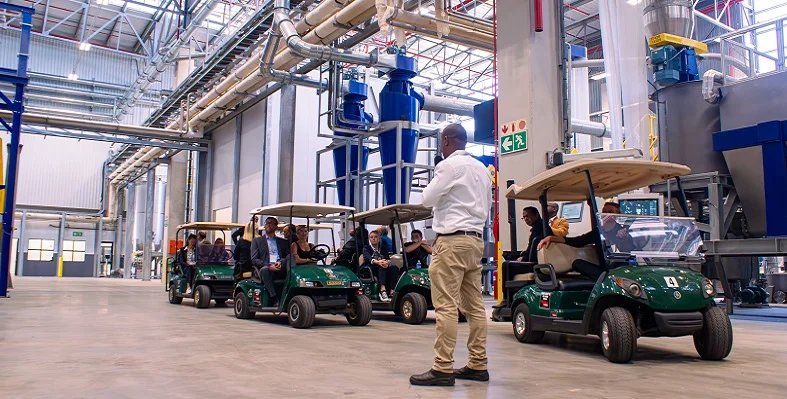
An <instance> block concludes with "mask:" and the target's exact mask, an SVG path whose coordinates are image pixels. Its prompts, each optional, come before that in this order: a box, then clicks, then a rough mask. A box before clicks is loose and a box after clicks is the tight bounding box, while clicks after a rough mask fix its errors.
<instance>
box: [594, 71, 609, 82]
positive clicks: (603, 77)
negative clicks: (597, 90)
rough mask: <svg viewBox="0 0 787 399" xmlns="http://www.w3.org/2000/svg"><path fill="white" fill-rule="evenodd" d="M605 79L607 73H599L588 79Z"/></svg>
mask: <svg viewBox="0 0 787 399" xmlns="http://www.w3.org/2000/svg"><path fill="white" fill-rule="evenodd" d="M606 77H607V73H606V72H602V73H599V74H596V75H593V76H591V77H590V79H591V80H601V79H605V78H606Z"/></svg>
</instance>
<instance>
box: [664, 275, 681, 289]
mask: <svg viewBox="0 0 787 399" xmlns="http://www.w3.org/2000/svg"><path fill="white" fill-rule="evenodd" d="M664 281H666V282H667V287H670V288H678V279H676V278H675V277H672V276H667V277H664Z"/></svg>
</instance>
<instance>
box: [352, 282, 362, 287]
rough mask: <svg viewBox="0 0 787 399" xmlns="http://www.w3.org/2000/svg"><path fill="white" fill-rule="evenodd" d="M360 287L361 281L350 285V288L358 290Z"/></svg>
mask: <svg viewBox="0 0 787 399" xmlns="http://www.w3.org/2000/svg"><path fill="white" fill-rule="evenodd" d="M360 286H361V282H360V281H353V282H352V283H350V287H353V288H358V287H360Z"/></svg>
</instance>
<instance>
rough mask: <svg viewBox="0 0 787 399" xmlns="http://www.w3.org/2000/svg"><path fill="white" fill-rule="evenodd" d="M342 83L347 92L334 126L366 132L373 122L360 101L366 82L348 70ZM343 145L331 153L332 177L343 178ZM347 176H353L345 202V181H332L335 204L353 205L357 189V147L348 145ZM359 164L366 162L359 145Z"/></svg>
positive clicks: (363, 98) (363, 165)
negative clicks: (345, 84) (336, 202)
mask: <svg viewBox="0 0 787 399" xmlns="http://www.w3.org/2000/svg"><path fill="white" fill-rule="evenodd" d="M344 80H346V81H347V88H348V90H347V93H346V94H345V95H344V96H343V97H342V105H341V107H342V109H341V112H340V113H339V115H340V118H339V120H338V121H337V122H336V125H337V126H339V127H342V128H347V129H353V130H359V131H364V130H367V129H368V127H369V125H370V124H371V123H372V122H373V117H372V115H371V114H369V113H368V112H366V110H365V107H364V101H366V99H367V98H368V95H367V93H368V90H369V87H368V86H367V85H366V83H363V82H361V81H360V80H359V76H358V70H357V69H355V68H351V69H349V70H348V71H347V73H345V74H344ZM337 135H339V136H345V137H351V136H352V135H351V134H348V133H342V132H337ZM347 147H348V146H347V145H341V146H339V147H336V148H335V149H334V150H333V169H334V172H335V173H336V177H341V176H346V175H347V161H348V159H347ZM349 147H350V157H349V164H350V175H351V176H354V178H351V179H350V181H349V184H350V190H349V191H350V192H349V201H347V191H346V190H347V184H348V182H347V181H346V180H338V181H337V182H336V192H337V195H338V197H339V205H347V206H355V187H356V186H357V183H356V180H357V176H358V170H359V168H358V147H359V146H358V144H350V145H349ZM361 152H362V153H361V160H360V161H361V165H360V170H364V169H366V166H367V163H368V161H369V148H368V147H367V146H361Z"/></svg>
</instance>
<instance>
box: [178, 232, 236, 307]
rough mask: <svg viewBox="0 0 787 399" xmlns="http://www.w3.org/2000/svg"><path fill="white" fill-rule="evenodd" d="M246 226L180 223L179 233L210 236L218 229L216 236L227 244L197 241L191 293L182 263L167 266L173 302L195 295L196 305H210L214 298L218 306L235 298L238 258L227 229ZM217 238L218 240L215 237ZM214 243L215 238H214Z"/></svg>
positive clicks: (179, 301)
mask: <svg viewBox="0 0 787 399" xmlns="http://www.w3.org/2000/svg"><path fill="white" fill-rule="evenodd" d="M240 227H243V225H242V224H238V223H220V222H196V223H188V224H183V225H180V226H178V232H177V236H178V237H179V236H180V235H181V232H189V231H192V232H194V233H196V232H198V231H205V232H206V233H208V236H210V233H211V232H215V233H214V235H215V238H222V240H223V241H224V243H225V245H223V246H216V245H204V244H199V243H198V244H197V247H196V248H195V250H196V252H197V265H196V266H195V268H194V282H193V284H192V289H191V293H186V279H185V278H184V277H183V276H184V274H183V271H182V270H180V266H179V265H178V262H177V261H175V262H172V264H168V265H167V267H168V268H169V271H168V273H167V280H166V282H165V283H166V284H165V286H166V290H167V294H168V297H169V303H171V304H174V305H177V304H180V303H181V302H183V298H193V299H194V306H196V307H198V308H207V307H209V306H210V300H211V299H212V300H214V301H216V306H224V303H225V302H226V301H227V299H232V287H233V286H234V285H235V281H234V279H233V276H232V273H233V270H234V268H235V261H234V259H233V258H232V250H231V249H230V248H231V247H230V245H227V238H228V235H227V234H226V231H229V230H234V229H237V228H240ZM215 238H214V239H215ZM211 242H213V241H211Z"/></svg>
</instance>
